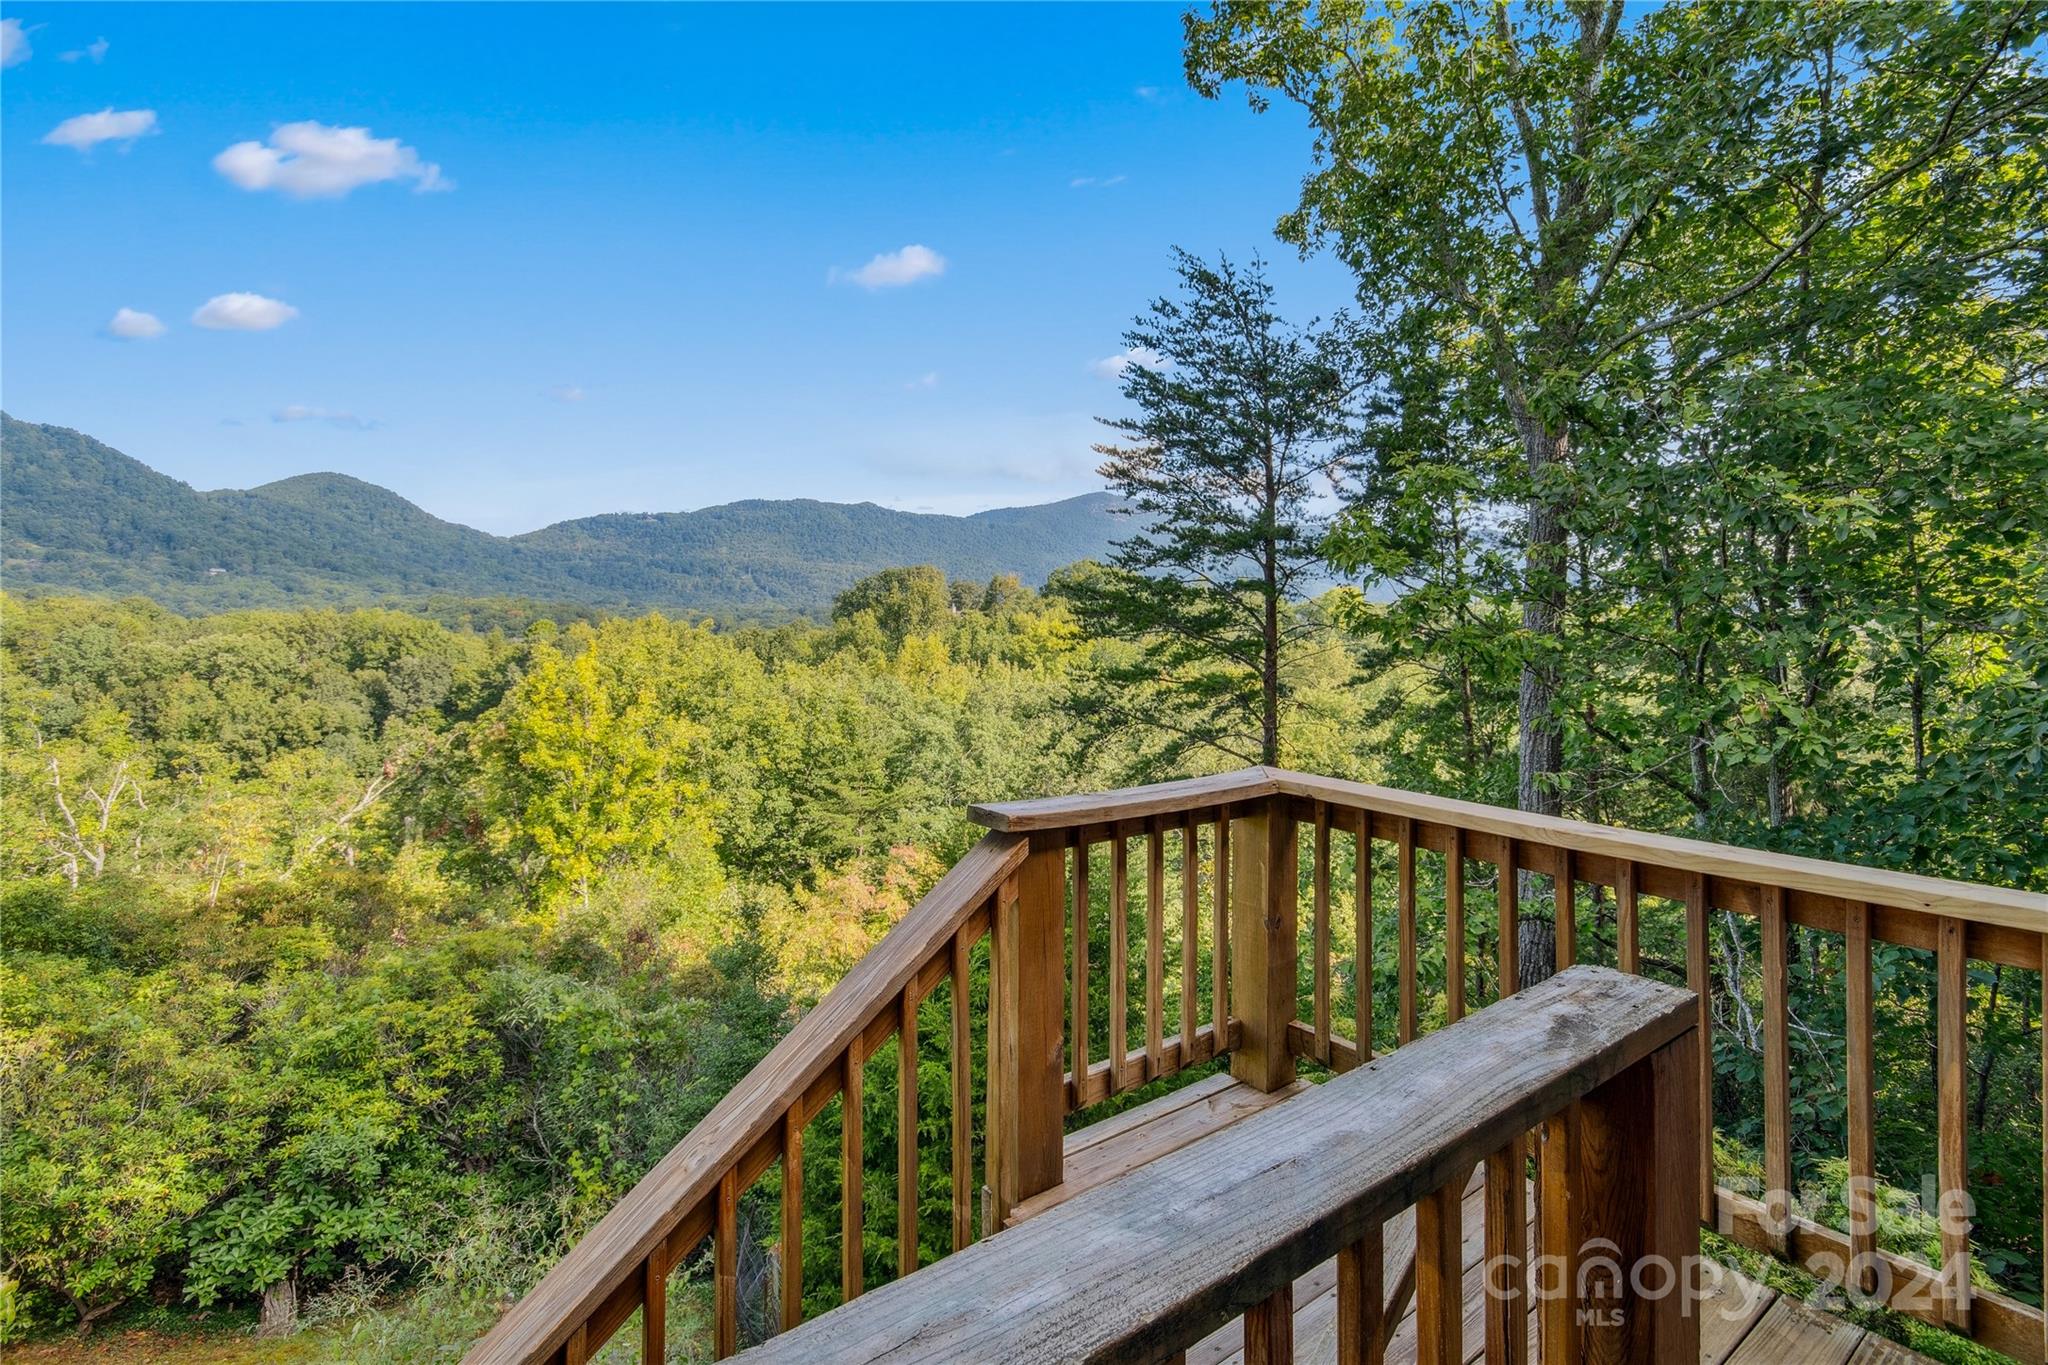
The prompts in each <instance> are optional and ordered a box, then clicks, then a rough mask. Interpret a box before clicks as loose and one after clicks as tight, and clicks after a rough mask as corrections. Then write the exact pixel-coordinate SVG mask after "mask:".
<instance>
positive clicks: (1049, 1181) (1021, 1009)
mask: <svg viewBox="0 0 2048 1365" xmlns="http://www.w3.org/2000/svg"><path fill="white" fill-rule="evenodd" d="M994 946H995V951H996V953H997V954H999V955H1000V959H1001V960H1000V961H999V962H998V964H997V970H996V980H997V982H998V983H999V987H998V989H999V990H1000V993H1001V994H1000V998H999V999H998V1000H997V1001H995V1002H994V1003H993V1005H992V1008H994V1009H997V1010H1000V1011H1001V1012H1002V1016H1003V1018H1002V1026H1001V1027H1000V1028H999V1029H998V1030H997V1034H998V1036H999V1037H1000V1038H1001V1040H1002V1044H1001V1055H1000V1056H999V1057H998V1058H995V1059H993V1061H992V1062H991V1067H992V1069H993V1068H1000V1071H1001V1074H1000V1076H996V1077H993V1078H992V1079H993V1080H994V1087H993V1088H994V1091H995V1093H996V1094H997V1095H998V1096H999V1097H1000V1100H999V1104H1000V1108H1001V1110H1002V1112H1001V1114H1000V1115H999V1118H998V1121H999V1122H1001V1123H1002V1125H1003V1133H1002V1140H1001V1142H1000V1143H999V1144H998V1150H999V1151H1000V1152H1001V1162H1002V1169H1001V1170H1000V1171H999V1172H998V1173H997V1175H996V1178H995V1180H994V1182H992V1183H993V1184H994V1185H995V1191H994V1193H995V1198H996V1205H997V1207H996V1211H995V1212H996V1218H995V1226H997V1227H1000V1226H1001V1225H1002V1221H1003V1219H1005V1218H1007V1217H1008V1216H1009V1212H1010V1210H1011V1209H1012V1208H1015V1207H1016V1206H1017V1205H1018V1204H1019V1203H1021V1202H1022V1201H1023V1200H1026V1199H1029V1198H1030V1197H1031V1196H1032V1195H1034V1194H1039V1193H1041V1192H1043V1191H1045V1190H1049V1189H1051V1188H1052V1187H1053V1186H1054V1185H1057V1184H1059V1183H1060V1179H1061V1160H1062V1156H1061V1152H1062V1145H1063V1143H1064V1140H1065V1138H1064V1127H1065V1119H1066V1084H1065V1080H1064V1073H1063V1067H1064V1060H1065V1058H1064V1049H1065V1034H1066V1019H1065V1017H1064V1013H1063V1010H1064V1006H1065V1003H1066V968H1067V963H1066V844H1065V841H1064V839H1063V838H1062V837H1061V836H1060V834H1059V833H1058V832H1052V833H1049V834H1042V835H1033V836H1032V839H1031V851H1030V853H1029V854H1027V855H1026V857H1025V859H1024V864H1023V866H1022V867H1020V868H1018V869H1017V872H1016V874H1015V875H1014V876H1012V877H1010V878H1009V879H1007V880H1006V881H1004V883H1003V885H1002V888H1001V889H1000V890H999V891H998V892H997V895H996V918H995V940H994Z"/></svg>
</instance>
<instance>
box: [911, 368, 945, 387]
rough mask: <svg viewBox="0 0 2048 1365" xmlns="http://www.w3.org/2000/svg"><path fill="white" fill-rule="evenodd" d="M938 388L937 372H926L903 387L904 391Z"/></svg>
mask: <svg viewBox="0 0 2048 1365" xmlns="http://www.w3.org/2000/svg"><path fill="white" fill-rule="evenodd" d="M938 386H939V372H938V371H937V370H926V371H925V372H924V373H923V374H921V375H919V376H918V377H917V378H915V379H913V380H911V381H910V382H909V383H907V384H905V385H904V386H903V387H904V388H906V389H936V388H937V387H938Z"/></svg>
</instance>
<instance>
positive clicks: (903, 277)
mask: <svg viewBox="0 0 2048 1365" xmlns="http://www.w3.org/2000/svg"><path fill="white" fill-rule="evenodd" d="M945 273H946V258H945V257H944V256H941V255H940V254H939V253H938V252H936V251H933V250H932V249H931V248H930V247H928V246H918V245H916V244H915V243H913V244H911V245H910V246H907V247H904V248H903V249H902V250H901V251H885V252H883V253H882V254H881V255H879V256H877V257H875V258H874V259H873V260H871V261H869V262H868V263H867V264H866V265H864V266H862V267H861V268H860V269H858V270H840V269H838V268H837V267H836V266H835V267H834V268H833V270H832V273H831V275H830V277H829V278H830V279H831V280H832V281H833V282H835V283H836V282H838V281H840V280H850V281H852V282H853V283H855V284H857V285H859V286H860V287H861V288H863V289H895V288H897V287H899V286H901V285H906V284H915V283H917V282H918V281H919V280H922V279H927V278H929V277H931V276H934V275H943V274H945Z"/></svg>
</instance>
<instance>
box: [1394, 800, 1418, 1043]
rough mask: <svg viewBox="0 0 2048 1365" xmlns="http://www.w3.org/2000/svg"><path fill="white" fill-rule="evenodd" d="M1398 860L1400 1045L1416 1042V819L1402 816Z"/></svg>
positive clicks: (1398, 1039)
mask: <svg viewBox="0 0 2048 1365" xmlns="http://www.w3.org/2000/svg"><path fill="white" fill-rule="evenodd" d="M1398 848H1399V853H1400V861H1399V863H1398V864H1397V866H1396V868H1395V877H1396V879H1397V880H1396V887H1395V890H1396V895H1397V897H1398V899H1397V901H1396V905H1395V913H1396V915H1397V916H1398V919H1399V927H1400V934H1401V961H1400V973H1401V983H1400V984H1401V1020H1400V1030H1399V1032H1398V1034H1397V1035H1396V1037H1395V1041H1396V1042H1397V1043H1398V1044H1399V1045H1400V1046H1402V1047H1406V1046H1407V1045H1408V1044H1410V1043H1412V1042H1414V1041H1415V1022H1416V1010H1415V989H1416V982H1415V821H1414V820H1412V819H1410V818H1408V817H1407V816H1405V815H1404V816H1402V817H1401V834H1400V839H1399V843H1398Z"/></svg>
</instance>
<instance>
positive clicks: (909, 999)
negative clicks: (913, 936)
mask: <svg viewBox="0 0 2048 1365" xmlns="http://www.w3.org/2000/svg"><path fill="white" fill-rule="evenodd" d="M896 1266H897V1273H898V1274H901V1275H908V1274H909V1273H910V1272H911V1271H913V1270H915V1269H917V1000H916V998H915V997H914V996H912V995H911V993H910V987H908V986H905V987H904V988H903V999H902V1002H901V1013H900V1015H899V1017H898V1022H897V1025H896Z"/></svg>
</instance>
